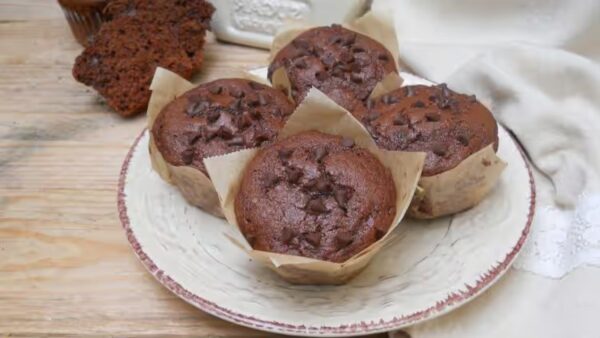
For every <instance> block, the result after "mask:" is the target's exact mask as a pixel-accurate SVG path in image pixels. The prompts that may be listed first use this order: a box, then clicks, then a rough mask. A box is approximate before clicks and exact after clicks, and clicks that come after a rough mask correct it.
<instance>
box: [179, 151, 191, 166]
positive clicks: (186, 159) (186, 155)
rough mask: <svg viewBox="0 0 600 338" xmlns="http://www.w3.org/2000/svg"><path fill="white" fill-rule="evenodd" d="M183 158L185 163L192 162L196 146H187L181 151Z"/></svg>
mask: <svg viewBox="0 0 600 338" xmlns="http://www.w3.org/2000/svg"><path fill="white" fill-rule="evenodd" d="M181 160H182V161H183V163H184V164H186V165H188V164H191V163H192V161H193V160H194V148H187V149H186V150H184V151H183V152H182V153H181Z"/></svg>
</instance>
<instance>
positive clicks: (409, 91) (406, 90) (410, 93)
mask: <svg viewBox="0 0 600 338" xmlns="http://www.w3.org/2000/svg"><path fill="white" fill-rule="evenodd" d="M413 95H415V91H414V90H413V87H412V86H408V87H404V96H406V97H411V96H413Z"/></svg>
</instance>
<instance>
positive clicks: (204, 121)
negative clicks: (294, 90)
mask: <svg viewBox="0 0 600 338" xmlns="http://www.w3.org/2000/svg"><path fill="white" fill-rule="evenodd" d="M293 109H294V106H293V104H292V102H290V100H289V99H288V98H287V96H286V95H285V94H283V93H282V92H281V91H279V90H276V89H273V88H271V87H269V86H265V85H262V84H259V83H257V82H253V81H250V80H245V79H221V80H216V81H213V82H209V83H205V84H202V85H200V86H198V87H196V88H194V89H192V90H190V91H188V92H186V93H185V94H183V95H182V96H180V97H178V98H177V99H175V100H174V101H172V102H171V103H169V104H168V105H167V106H165V107H164V109H163V110H162V111H161V112H160V113H159V115H158V116H157V118H156V120H155V121H154V124H153V126H152V136H153V141H154V143H155V144H156V147H157V149H158V150H159V151H160V153H161V155H162V156H163V158H164V159H165V160H166V161H167V162H168V163H170V164H171V165H174V166H191V167H194V168H197V169H199V170H200V171H202V172H203V173H204V174H206V168H205V167H204V163H203V162H202V160H203V159H204V158H205V157H209V156H215V155H221V154H226V153H229V152H233V151H237V150H240V149H243V148H249V147H257V146H261V145H262V144H263V143H265V142H268V141H271V140H273V139H274V138H275V137H276V136H277V132H278V130H279V129H280V128H281V127H282V126H283V124H284V122H285V120H286V118H287V116H288V115H290V114H291V113H292V111H293Z"/></svg>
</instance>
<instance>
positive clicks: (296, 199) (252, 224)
mask: <svg viewBox="0 0 600 338" xmlns="http://www.w3.org/2000/svg"><path fill="white" fill-rule="evenodd" d="M395 203H396V189H395V185H394V181H393V179H392V176H391V173H390V171H389V170H388V169H387V168H385V167H384V166H383V165H382V164H381V162H379V160H378V159H377V158H376V157H375V156H374V155H372V154H371V153H370V152H368V151H367V150H366V149H362V148H359V147H357V146H355V145H354V141H352V140H351V139H347V138H342V137H341V136H333V135H328V134H324V133H321V132H317V131H306V132H301V133H299V134H295V135H293V136H290V137H288V138H285V139H283V140H278V141H277V142H275V143H273V144H270V145H269V146H267V147H264V148H263V149H261V150H259V152H258V153H257V155H256V156H255V157H254V158H253V159H252V160H251V161H250V163H249V164H248V165H247V167H246V169H245V174H244V176H243V178H242V181H241V183H240V188H239V192H238V194H237V196H236V199H235V214H236V218H237V222H238V226H239V229H240V231H241V232H242V233H243V234H244V236H245V238H246V239H247V241H248V243H249V244H250V245H251V246H252V248H253V249H255V250H261V251H268V252H276V253H282V254H288V255H297V256H304V257H309V258H315V259H320V260H326V261H331V262H344V261H346V260H347V259H348V258H350V257H352V256H354V255H356V254H357V253H359V252H360V251H362V250H363V249H365V248H367V247H368V246H370V245H371V244H372V243H374V242H375V241H377V240H378V239H380V238H381V237H383V236H384V235H385V234H386V232H387V231H388V229H389V227H390V226H391V223H392V221H393V219H394V216H395V211H396V210H395V208H396V205H395Z"/></svg>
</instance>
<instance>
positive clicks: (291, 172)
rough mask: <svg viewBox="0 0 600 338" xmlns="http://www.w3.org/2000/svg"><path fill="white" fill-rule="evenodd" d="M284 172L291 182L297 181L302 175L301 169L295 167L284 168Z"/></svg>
mask: <svg viewBox="0 0 600 338" xmlns="http://www.w3.org/2000/svg"><path fill="white" fill-rule="evenodd" d="M285 174H286V176H287V181H288V182H290V183H292V184H296V183H298V182H299V181H300V178H302V175H303V173H302V170H301V169H299V168H295V167H289V168H286V170H285Z"/></svg>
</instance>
